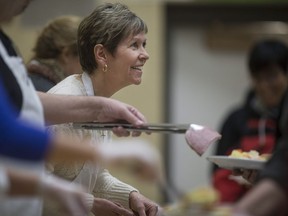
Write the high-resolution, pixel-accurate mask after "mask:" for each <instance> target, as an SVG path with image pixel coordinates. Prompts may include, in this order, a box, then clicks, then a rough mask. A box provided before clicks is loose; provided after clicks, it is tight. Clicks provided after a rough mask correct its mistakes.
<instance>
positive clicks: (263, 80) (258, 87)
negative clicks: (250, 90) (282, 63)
mask: <svg viewBox="0 0 288 216" xmlns="http://www.w3.org/2000/svg"><path fill="white" fill-rule="evenodd" d="M252 82H253V85H254V89H255V92H256V94H257V96H258V97H259V99H260V100H261V102H262V103H263V104H264V105H265V106H266V107H267V108H273V107H276V106H278V105H279V103H280V102H281V99H282V97H283V95H284V93H285V91H286V89H287V86H288V78H287V75H286V74H285V73H284V71H283V70H282V69H280V68H279V67H278V66H276V65H274V66H270V67H267V68H265V69H263V71H261V73H259V75H257V76H254V77H252Z"/></svg>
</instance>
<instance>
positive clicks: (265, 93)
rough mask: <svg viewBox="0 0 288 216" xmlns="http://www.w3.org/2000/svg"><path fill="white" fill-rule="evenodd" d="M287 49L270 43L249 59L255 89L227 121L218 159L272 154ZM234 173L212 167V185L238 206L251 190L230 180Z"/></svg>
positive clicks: (287, 82)
mask: <svg viewBox="0 0 288 216" xmlns="http://www.w3.org/2000/svg"><path fill="white" fill-rule="evenodd" d="M287 62H288V48H287V46H286V44H285V43H283V42H281V41H278V40H274V39H267V40H263V41H260V42H258V43H256V44H255V45H254V46H253V47H252V48H251V50H250V53H249V55H248V67H249V75H250V77H251V83H252V89H251V91H250V92H249V93H248V95H247V99H246V101H245V103H244V105H242V106H241V107H240V108H237V109H235V110H233V111H232V112H231V113H229V114H228V116H227V118H226V119H225V120H224V123H223V126H222V129H221V132H220V133H221V134H222V138H221V140H220V141H219V142H218V144H217V148H216V151H215V154H216V155H229V154H230V153H231V152H232V150H234V149H241V150H243V151H250V150H257V151H258V152H259V153H260V154H263V153H272V152H273V150H274V148H275V140H276V125H277V118H278V115H279V105H280V101H281V99H282V97H283V95H284V93H285V91H286V89H287V85H288V79H287V71H288V68H287V67H288V66H287ZM231 174H232V172H231V171H229V170H226V169H221V168H218V167H216V166H214V167H213V176H212V178H213V185H214V187H215V188H216V189H217V190H218V191H219V193H220V197H221V201H222V202H235V201H237V200H238V199H240V198H241V197H242V196H243V195H244V194H245V193H246V192H247V190H248V189H249V188H250V185H249V184H246V183H244V182H243V181H242V182H239V181H238V182H237V181H235V180H234V179H231V177H230V176H231Z"/></svg>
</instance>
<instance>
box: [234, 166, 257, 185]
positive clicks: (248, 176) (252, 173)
mask: <svg viewBox="0 0 288 216" xmlns="http://www.w3.org/2000/svg"><path fill="white" fill-rule="evenodd" d="M258 174H259V171H258V170H249V169H235V170H233V172H232V175H235V176H242V177H243V178H244V179H245V180H246V181H248V182H249V183H250V184H253V183H255V182H256V180H257V177H258Z"/></svg>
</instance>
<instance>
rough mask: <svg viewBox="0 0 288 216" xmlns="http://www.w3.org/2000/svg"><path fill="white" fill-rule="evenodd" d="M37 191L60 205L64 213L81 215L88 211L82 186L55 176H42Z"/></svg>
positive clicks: (74, 215) (70, 215) (72, 215)
mask: <svg viewBox="0 0 288 216" xmlns="http://www.w3.org/2000/svg"><path fill="white" fill-rule="evenodd" d="M39 192H40V195H42V196H43V197H44V198H47V199H49V200H52V201H53V202H55V203H56V204H59V205H60V208H61V210H62V211H63V214H64V215H69V216H82V215H86V214H87V213H88V206H86V205H85V194H84V192H83V191H82V188H80V187H78V186H76V185H73V184H71V183H70V182H67V181H64V180H62V179H60V178H57V177H55V176H52V175H50V176H45V177H42V178H41V180H40V184H39Z"/></svg>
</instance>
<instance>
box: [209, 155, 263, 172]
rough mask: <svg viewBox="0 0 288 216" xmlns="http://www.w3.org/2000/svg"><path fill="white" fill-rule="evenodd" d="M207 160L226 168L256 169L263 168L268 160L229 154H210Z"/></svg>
mask: <svg viewBox="0 0 288 216" xmlns="http://www.w3.org/2000/svg"><path fill="white" fill-rule="evenodd" d="M207 160H208V161H210V162H212V163H215V164H216V165H218V166H219V167H221V168H225V169H239V168H240V169H241V168H242V169H254V170H260V169H262V168H263V166H264V164H265V162H266V161H263V160H252V159H245V158H243V159H242V158H232V157H228V156H208V157H207Z"/></svg>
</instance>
